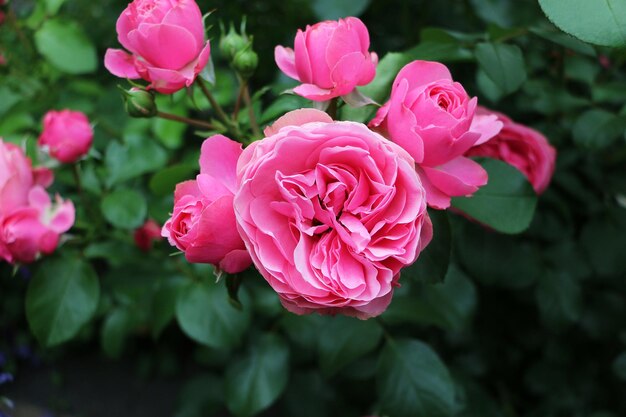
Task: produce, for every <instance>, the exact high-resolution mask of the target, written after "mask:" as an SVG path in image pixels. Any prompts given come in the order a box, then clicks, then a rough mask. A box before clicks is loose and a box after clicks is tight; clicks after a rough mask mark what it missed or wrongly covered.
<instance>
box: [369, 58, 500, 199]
mask: <svg viewBox="0 0 626 417" xmlns="http://www.w3.org/2000/svg"><path fill="white" fill-rule="evenodd" d="M476 104H477V100H476V98H475V97H474V98H470V97H469V96H468V95H467V93H466V92H465V89H464V88H463V86H462V85H461V84H459V83H458V82H455V81H453V79H452V76H451V75H450V71H448V68H446V66H445V65H443V64H440V63H438V62H429V61H413V62H411V63H409V64H408V65H406V66H405V67H404V68H402V70H400V72H399V73H398V75H397V76H396V79H395V81H394V83H393V87H392V90H391V97H390V98H389V101H388V102H387V103H386V104H385V105H384V106H383V107H381V108H380V109H379V110H378V113H377V114H376V117H375V118H374V119H373V120H372V121H371V122H370V125H371V126H373V127H376V128H378V129H380V131H381V132H382V133H383V134H385V135H386V136H387V137H388V138H389V139H391V140H392V141H393V142H395V143H397V144H398V145H400V146H402V147H403V148H404V149H406V150H407V151H408V152H409V154H410V155H411V156H412V157H413V158H414V159H415V161H416V162H417V164H418V173H419V175H420V178H421V179H422V182H423V184H424V187H425V189H426V194H427V199H428V205H429V206H431V207H434V208H437V209H445V208H447V207H449V206H450V198H451V197H454V196H467V195H471V194H473V193H474V192H475V191H476V190H477V189H478V187H480V186H482V185H485V184H486V183H487V173H486V171H485V170H484V169H483V168H482V167H481V166H480V165H479V164H478V163H476V162H474V161H472V160H470V159H468V158H466V157H464V156H463V154H464V153H465V152H466V151H467V150H468V149H469V148H471V147H472V146H474V145H476V144H480V143H483V142H485V141H487V140H488V139H490V138H491V137H493V136H494V135H496V134H497V133H498V131H499V130H500V128H501V127H502V123H501V122H499V121H497V117H495V116H491V115H484V116H480V115H476Z"/></svg>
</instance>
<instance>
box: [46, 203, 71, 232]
mask: <svg viewBox="0 0 626 417" xmlns="http://www.w3.org/2000/svg"><path fill="white" fill-rule="evenodd" d="M56 204H57V206H56V207H55V209H54V214H53V216H52V219H51V220H50V224H49V227H50V229H51V230H53V231H54V232H55V233H57V234H61V233H65V232H67V231H68V230H70V229H71V228H72V226H73V225H74V221H75V219H76V211H75V209H74V204H73V203H72V202H71V201H69V200H67V201H63V200H61V198H60V197H59V196H57V197H56Z"/></svg>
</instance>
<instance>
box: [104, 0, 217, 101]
mask: <svg viewBox="0 0 626 417" xmlns="http://www.w3.org/2000/svg"><path fill="white" fill-rule="evenodd" d="M116 30H117V39H118V40H119V42H120V43H121V44H122V46H123V47H124V48H126V49H127V50H128V51H130V54H128V53H127V52H125V51H123V50H121V49H108V50H107V52H106V55H105V57H104V66H105V67H106V68H107V69H108V70H109V71H110V72H111V73H112V74H113V75H116V76H118V77H122V78H131V79H136V78H143V79H144V80H146V81H148V82H149V83H150V88H153V89H155V90H157V91H158V92H160V93H165V94H170V93H174V92H176V91H178V90H180V89H181V88H184V87H185V86H187V87H188V86H190V85H191V84H192V83H193V82H194V80H195V79H196V76H197V75H198V74H199V73H200V71H202V69H203V68H204V67H205V66H206V64H207V62H208V61H209V55H210V52H211V49H210V45H209V42H208V41H205V39H204V24H203V22H202V13H201V12H200V9H199V8H198V5H197V4H196V2H195V1H194V0H134V1H133V2H132V3H130V4H129V5H128V7H127V8H126V9H125V10H124V11H123V12H122V14H121V15H120V17H119V18H118V20H117V25H116Z"/></svg>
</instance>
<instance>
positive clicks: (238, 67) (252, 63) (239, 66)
mask: <svg viewBox="0 0 626 417" xmlns="http://www.w3.org/2000/svg"><path fill="white" fill-rule="evenodd" d="M258 64H259V56H258V55H257V54H256V52H254V51H253V50H252V47H251V44H249V45H248V47H247V48H246V49H242V50H241V51H239V52H237V54H236V55H235V58H233V68H235V71H237V72H238V73H239V75H240V76H241V78H243V79H244V80H246V79H248V78H250V77H251V76H252V74H254V71H255V70H256V67H257V65H258Z"/></svg>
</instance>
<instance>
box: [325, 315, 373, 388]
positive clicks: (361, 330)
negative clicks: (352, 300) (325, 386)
mask: <svg viewBox="0 0 626 417" xmlns="http://www.w3.org/2000/svg"><path fill="white" fill-rule="evenodd" d="M382 335H383V331H382V329H381V327H380V325H379V324H378V323H377V322H376V321H374V320H367V321H366V320H358V319H355V318H351V317H344V316H336V317H334V318H332V320H331V321H330V323H328V324H327V325H326V326H324V327H323V328H322V330H321V333H320V334H319V339H318V341H319V346H318V349H319V355H320V368H321V370H322V373H323V374H324V376H326V377H330V376H332V375H334V374H335V373H337V372H338V371H340V370H341V369H342V368H343V367H345V366H346V365H349V364H350V363H352V362H353V361H355V360H357V359H358V358H360V357H363V356H365V355H366V354H368V353H370V352H371V351H373V350H374V349H375V348H376V346H378V343H379V342H380V339H381V337H382Z"/></svg>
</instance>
